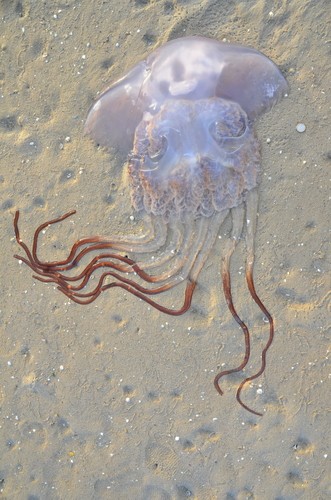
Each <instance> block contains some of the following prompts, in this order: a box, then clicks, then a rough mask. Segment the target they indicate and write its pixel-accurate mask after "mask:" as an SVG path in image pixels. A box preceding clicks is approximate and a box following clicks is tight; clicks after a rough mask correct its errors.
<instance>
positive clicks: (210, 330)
mask: <svg viewBox="0 0 331 500" xmlns="http://www.w3.org/2000/svg"><path fill="white" fill-rule="evenodd" d="M328 10H329V6H328V2H327V1H319V2H309V1H301V0H296V1H293V2H276V3H275V2H271V1H267V0H265V1H262V0H259V1H247V2H220V1H215V0H214V1H213V0H209V1H207V0H205V1H201V0H200V1H194V0H191V1H190V0H177V1H175V0H169V1H156V0H155V1H153V0H150V1H149V0H140V1H138V0H135V1H134V0H123V1H122V2H120V3H119V2H115V1H109V2H98V3H97V4H96V3H93V2H88V1H87V0H81V1H80V2H78V1H73V0H67V1H66V2H47V3H46V2H29V1H25V0H23V1H22V2H19V1H14V2H9V1H3V2H1V5H0V14H1V31H0V35H1V58H0V84H1V108H0V141H1V143H0V144H1V145H0V150H1V157H0V210H1V219H0V223H1V235H2V238H1V240H2V251H1V255H0V259H1V261H0V265H1V271H0V272H1V281H0V283H1V306H0V309H1V310H0V328H1V330H0V379H1V385H0V411H1V413H0V425H1V430H0V497H1V498H8V499H12V498H15V499H29V500H36V499H67V498H70V499H90V498H93V499H101V498H107V499H115V500H121V499H142V500H145V499H153V500H161V499H162V500H165V499H182V498H186V497H191V498H196V499H201V500H210V499H220V500H223V499H228V500H230V499H236V500H243V499H253V498H254V499H278V500H280V499H282V500H289V499H297V498H303V499H319V500H320V499H321V500H323V499H327V498H330V495H331V492H330V483H328V475H327V472H328V466H329V463H328V460H329V458H328V453H329V450H328V448H329V445H330V443H329V434H330V433H329V426H328V425H327V424H328V421H327V412H328V409H329V408H328V407H329V400H330V397H327V388H328V387H327V384H328V374H329V370H328V366H327V363H328V345H329V341H328V337H327V333H328V330H327V328H328V327H329V324H330V319H329V313H330V292H329V285H330V248H329V246H328V245H329V232H328V231H329V220H330V217H329V213H328V207H327V203H328V196H329V192H328V189H327V181H328V180H329V175H328V174H329V167H330V156H331V144H330V129H329V130H328V128H329V123H330V77H329V78H328V74H329V75H330V59H329V50H330V38H329V36H330V34H328V33H327V16H328V14H327V13H328ZM191 34H199V35H203V36H209V37H214V38H216V39H218V40H223V39H226V40H228V41H230V42H236V43H241V44H245V45H249V46H252V47H254V48H256V49H258V50H260V51H262V52H263V53H265V54H266V55H267V56H269V57H270V58H271V59H272V60H273V61H274V62H275V63H276V64H277V65H278V66H279V67H280V68H281V70H282V72H283V73H284V75H285V76H286V78H287V79H288V82H289V84H290V89H291V91H290V94H289V96H288V97H287V98H285V99H283V101H282V102H281V103H279V104H278V105H277V106H276V107H275V108H274V109H273V110H272V111H271V112H270V113H268V114H266V115H265V116H264V117H263V118H262V119H260V120H259V122H258V124H257V133H258V136H259V139H260V141H261V145H262V153H263V175H262V181H261V185H260V188H259V193H260V217H259V223H258V230H257V237H256V266H255V280H256V288H257V290H258V292H259V294H260V296H261V298H262V299H263V300H264V302H265V304H266V305H267V307H268V308H269V309H270V311H271V312H272V314H273V316H274V318H275V325H276V335H275V340H274V343H273V345H272V347H271V349H270V351H269V354H268V361H267V369H266V372H265V374H264V375H263V377H261V378H260V379H259V380H257V381H256V384H255V383H254V384H252V387H248V388H246V389H245V391H244V400H245V402H246V403H247V404H249V405H250V406H251V407H253V408H254V409H257V410H258V411H263V413H264V416H263V417H262V418H260V417H257V416H254V415H252V414H250V413H248V412H246V411H245V410H244V409H243V408H242V407H241V406H239V405H238V403H237V402H236V399H235V391H236V387H237V386H238V383H239V382H240V380H241V376H242V374H240V375H238V376H233V377H229V378H227V379H225V380H224V382H223V387H224V390H225V395H224V396H223V397H220V396H219V395H218V394H217V393H216V391H215V389H214V387H213V383H212V382H213V378H214V376H215V374H216V373H217V371H219V370H220V369H225V368H231V367H233V366H236V365H237V364H238V362H240V360H241V357H242V354H243V339H242V333H241V331H240V330H239V329H238V326H237V325H236V324H235V322H234V321H233V319H232V318H231V315H230V313H229V312H228V310H227V307H226V304H225V301H224V298H223V294H222V291H221V282H220V273H219V261H220V248H219V247H217V246H216V247H215V250H214V252H213V254H212V255H211V256H210V259H209V261H208V264H207V265H206V266H205V268H204V270H203V272H202V274H201V276H200V279H199V284H198V287H197V290H196V293H195V295H194V298H193V306H192V308H191V310H190V311H189V312H187V313H186V314H185V315H184V316H181V317H178V318H174V317H168V316H165V315H163V314H161V313H159V312H157V311H155V310H154V309H151V308H150V307H148V306H147V304H145V303H143V302H142V301H139V300H137V299H136V298H134V297H132V296H130V295H129V294H127V293H124V292H123V290H120V289H118V290H113V291H109V293H104V294H103V295H102V296H101V297H99V299H98V300H97V301H96V302H95V303H93V304H91V305H89V306H85V307H84V306H79V305H77V304H74V303H72V302H70V301H68V299H67V298H66V297H65V296H63V295H62V294H60V293H59V292H58V291H57V290H55V288H54V287H53V286H51V285H50V286H46V285H44V284H42V283H39V282H37V281H36V280H34V279H32V277H31V274H32V273H31V272H30V270H29V269H28V268H27V267H26V266H23V265H20V264H19V262H18V261H17V260H15V259H13V258H12V255H13V254H14V253H19V248H18V245H17V243H16V241H15V238H14V234H13V216H14V213H15V211H16V210H17V209H19V210H20V212H21V221H20V227H21V236H22V238H23V239H24V240H27V241H31V238H32V236H33V232H34V230H35V228H36V227H37V226H38V225H39V224H41V223H42V222H44V221H45V220H48V219H50V218H52V217H55V216H58V215H60V214H62V213H64V212H67V211H69V210H72V209H76V210H77V215H76V216H75V217H74V218H73V219H72V221H71V222H67V223H66V224H63V225H61V227H60V226H58V227H57V228H56V230H54V231H47V235H45V238H44V240H43V242H44V243H43V244H42V245H41V252H42V255H43V257H44V258H45V259H47V258H49V259H52V258H54V253H55V252H57V254H56V255H57V256H58V255H65V254H66V248H67V245H70V243H72V242H73V241H75V240H76V239H77V238H79V237H82V236H87V235H91V234H104V235H113V234H123V233H125V234H127V233H129V234H130V233H132V234H138V233H139V231H141V225H140V222H139V221H137V220H131V219H130V216H131V215H132V214H133V213H132V209H131V208H130V204H129V193H128V189H127V179H126V175H125V173H123V158H120V157H118V156H116V155H109V154H107V153H106V152H104V151H102V150H100V149H97V148H96V147H95V146H94V145H93V144H92V143H91V141H89V140H88V139H87V138H86V137H84V136H83V123H84V120H85V118H86V114H87V111H88V109H89V106H90V105H91V103H92V102H93V100H94V98H95V97H96V96H97V93H98V92H100V91H102V90H103V89H104V88H106V87H107V85H108V84H110V83H111V82H112V81H114V80H116V79H117V78H119V77H121V76H122V75H123V74H124V73H125V72H126V71H127V70H128V69H129V68H130V67H132V66H133V65H134V64H135V63H137V62H138V61H140V60H141V59H143V58H144V57H145V56H146V55H147V54H148V53H149V52H150V51H151V50H153V48H155V47H156V46H159V45H160V44H162V43H164V42H166V41H167V40H168V39H171V38H175V37H181V36H185V35H191ZM298 123H304V124H305V126H306V130H305V132H303V133H299V132H298V131H297V130H296V126H297V124H298ZM61 251H62V254H61ZM244 259H245V248H244V244H243V243H242V244H241V245H240V248H239V249H238V252H237V255H236V258H235V259H234V261H233V265H232V278H233V286H234V291H233V293H234V299H235V302H236V305H237V308H238V311H239V312H240V314H241V315H242V316H243V317H244V318H245V319H247V320H248V323H249V326H250V327H251V330H252V345H253V355H252V361H251V362H250V363H249V366H248V367H247V369H246V371H245V373H246V374H249V373H254V369H255V370H256V367H257V366H258V365H259V362H260V358H259V356H260V352H261V346H262V345H263V342H265V339H266V337H267V333H268V331H267V325H266V324H265V323H264V321H263V317H262V314H261V313H260V311H259V310H258V309H257V308H256V306H255V305H254V303H252V300H251V299H250V298H249V295H248V292H247V289H246V285H245V281H244V274H243V265H244ZM182 293H183V290H182V289H175V291H174V292H173V293H172V294H171V297H170V299H168V303H170V304H172V303H173V304H179V303H180V301H181V300H182ZM164 301H165V302H166V298H165V297H164ZM329 393H330V392H329Z"/></svg>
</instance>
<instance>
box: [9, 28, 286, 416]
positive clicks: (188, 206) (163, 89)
mask: <svg viewBox="0 0 331 500" xmlns="http://www.w3.org/2000/svg"><path fill="white" fill-rule="evenodd" d="M287 89H288V87H287V83H286V80H285V79H284V77H283V76H282V74H281V73H280V71H279V69H278V68H277V66H275V64H274V63H273V62H272V61H270V60H269V59H268V58H267V57H266V56H264V55H263V54H261V53H260V52H258V51H256V50H253V49H251V48H248V47H242V46H239V45H232V44H228V43H221V42H218V41H216V40H211V39H208V38H202V37H188V38H180V39H177V40H172V41H170V42H168V43H166V44H165V45H164V46H162V47H160V48H158V49H157V50H155V51H154V52H153V53H152V54H150V55H149V56H148V58H147V59H146V60H145V61H143V62H141V63H139V64H138V65H136V66H135V67H134V68H133V69H132V70H131V71H130V72H129V73H128V74H127V75H126V76H124V78H122V79H121V80H119V81H118V82H116V83H115V84H113V85H112V86H111V87H110V88H109V89H108V90H106V91H105V92H104V93H103V94H102V95H101V96H100V97H99V98H98V100H97V101H96V102H95V104H94V105H93V106H92V108H91V109H90V111H89V114H88V117H87V121H86V125H85V131H86V133H87V134H89V135H90V136H91V137H92V138H93V139H94V141H95V142H96V143H97V144H99V145H101V146H104V147H107V148H115V149H117V150H120V151H122V152H124V153H126V154H127V155H128V162H127V168H128V174H129V176H128V177H129V182H130V188H131V202H132V205H133V208H134V209H135V210H136V211H137V212H142V213H143V214H144V215H145V216H146V218H147V219H148V220H149V230H148V231H147V230H146V233H145V234H144V236H143V237H133V236H132V237H126V238H124V237H123V238H117V239H114V238H106V237H101V236H92V237H87V238H83V239H80V240H78V241H77V242H76V243H74V244H73V246H72V247H71V249H70V250H68V256H67V258H65V259H63V260H58V261H56V260H55V261H52V262H45V261H42V260H40V258H39V257H38V252H37V247H38V241H39V236H40V233H41V232H42V231H43V229H45V228H46V227H47V226H50V225H52V224H55V223H58V222H61V221H63V220H64V219H66V218H67V217H69V216H71V215H72V214H74V213H75V211H72V212H69V213H66V214H65V215H63V216H61V217H58V218H56V219H53V220H50V221H47V222H45V223H44V224H41V225H40V226H39V227H38V228H37V230H36V231H35V234H34V240H33V244H32V248H31V249H30V248H29V247H28V246H27V245H26V244H25V243H24V242H23V241H22V240H21V238H20V234H19V229H18V219H19V212H16V215H15V220H14V226H15V234H16V239H17V242H18V244H19V245H20V246H21V248H22V249H23V250H24V252H25V257H20V256H18V255H15V257H16V258H17V259H20V260H22V261H23V262H24V263H25V264H27V265H28V266H29V267H30V268H31V269H32V270H33V272H34V273H35V276H34V277H35V278H36V279H38V280H39V281H42V282H46V283H55V284H56V285H57V287H58V289H59V290H60V291H61V292H62V293H64V294H65V295H67V296H68V297H69V298H70V299H71V300H73V301H74V302H77V303H78V304H90V303H91V302H93V301H94V300H96V299H97V297H98V296H99V295H100V294H101V293H102V292H105V291H106V290H108V289H110V288H114V287H120V288H123V289H124V290H126V291H127V292H129V293H131V294H133V295H135V296H136V297H139V298H140V299H142V300H144V301H145V302H147V303H148V304H150V305H151V306H153V307H155V308H156V309H158V310H159V311H161V312H163V313H166V314H170V315H174V316H176V315H180V314H184V313H185V312H186V311H187V310H188V309H189V307H190V305H191V302H192V296H193V293H194V289H195V287H196V283H197V279H198V276H199V273H200V271H201V269H202V268H203V266H204V264H205V262H206V260H207V259H208V256H209V255H210V252H211V250H212V248H213V245H214V244H215V241H216V239H217V237H218V234H219V231H220V228H221V226H222V224H223V222H224V220H225V219H226V218H227V217H231V221H232V229H231V231H230V234H229V235H228V238H227V240H226V241H224V239H222V240H221V245H222V258H221V275H222V281H223V290H224V295H225V299H226V302H227V305H228V308H229V310H230V312H231V314H232V316H233V318H234V319H235V321H236V322H237V323H238V324H239V325H240V328H241V330H242V332H243V336H244V345H245V348H244V349H245V351H244V355H243V359H242V362H241V363H240V365H239V366H237V367H234V368H232V369H228V370H225V371H222V372H220V373H219V374H218V375H216V377H215V380H214V385H215V388H216V389H217V391H218V392H219V393H220V394H223V391H222V389H221V385H220V382H221V379H222V378H223V377H224V376H226V375H230V374H233V373H235V372H240V371H242V370H243V369H244V368H245V366H246V365H247V363H248V360H249V358H250V334H249V330H248V328H247V326H246V324H245V323H244V321H243V320H242V319H241V318H240V317H239V315H238V314H237V311H236V308H235V305H234V303H233V300H232V294H231V279H230V261H231V257H232V255H233V252H234V250H235V248H236V246H237V244H238V242H239V240H240V238H241V236H242V234H243V233H245V235H246V247H247V259H246V280H247V285H248V289H249V292H250V295H251V297H252V298H253V300H254V301H255V302H256V304H257V306H258V307H259V308H260V310H261V311H262V313H263V314H264V316H265V317H266V319H267V321H268V323H269V335H268V340H267V342H266V344H265V346H264V348H263V350H262V353H261V364H260V368H259V370H258V371H257V372H256V373H255V374H253V375H250V376H247V377H246V378H244V379H243V381H242V382H241V383H240V385H239V387H238V389H237V393H236V397H237V400H238V402H239V403H240V404H241V405H242V406H243V407H244V408H245V409H246V410H248V411H250V412H251V413H254V414H256V415H262V414H261V413H258V412H257V411H255V410H253V409H251V408H249V407H248V406H247V405H246V404H245V403H244V402H243V401H242V389H243V387H244V386H245V385H246V384H247V383H249V382H251V381H253V380H254V379H256V378H257V377H259V376H260V375H261V374H262V373H263V371H264V369H265V366H266V354H267V350H268V348H269V347H270V345H271V343H272V340H273V335H274V325H273V319H272V316H271V315H270V313H269V311H268V310H267V308H266V307H265V306H264V304H263V303H262V301H261V300H260V298H259V296H258V295H257V292H256V290H255V286H254V281H253V263H254V234H255V230H256V219H257V207H258V195H257V186H258V184H259V176H260V170H261V157H260V149H259V143H258V141H257V138H256V136H255V133H254V123H255V121H256V119H257V118H258V117H259V116H260V115H261V114H263V113H265V112H266V111H268V110H270V109H271V108H272V107H273V106H274V105H275V104H276V103H277V102H278V101H279V100H280V99H281V97H282V96H283V95H284V94H285V93H286V91H287ZM156 252H157V253H156ZM155 253H156V257H155V258H153V259H152V255H155ZM182 283H185V285H186V289H185V293H184V297H183V302H182V304H181V305H179V306H178V308H175V307H166V306H165V305H162V304H161V303H160V302H159V301H158V300H156V297H155V296H157V295H160V294H162V293H165V292H167V291H169V290H171V289H172V288H174V287H176V286H179V285H180V284H182Z"/></svg>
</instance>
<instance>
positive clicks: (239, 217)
mask: <svg viewBox="0 0 331 500" xmlns="http://www.w3.org/2000/svg"><path fill="white" fill-rule="evenodd" d="M231 215H232V232H231V238H230V239H228V240H227V241H226V242H225V245H224V248H223V256H222V266H221V273H222V282H223V291H224V296H225V300H226V303H227V306H228V308H229V310H230V312H231V314H232V316H233V318H234V319H235V321H236V322H237V323H238V325H239V326H240V328H241V330H242V332H243V334H244V339H245V354H244V358H243V361H242V362H241V363H240V365H239V366H237V367H235V368H231V369H229V370H223V371H221V372H220V373H218V374H217V375H216V377H215V379H214V386H215V388H216V390H217V392H218V393H219V394H221V395H222V394H223V390H222V389H221V387H220V385H219V381H220V379H221V378H222V377H225V376H226V375H230V374H232V373H237V372H240V371H241V370H243V368H244V367H245V366H246V365H247V363H248V360H249V356H250V334H249V330H248V327H247V325H246V324H245V323H244V321H243V320H242V319H241V318H240V316H239V315H238V313H237V311H236V309H235V307H234V304H233V299H232V292H231V277H230V263H231V257H232V255H233V253H234V251H235V249H236V246H237V244H238V242H239V239H240V236H241V233H242V229H243V220H244V209H243V207H239V208H236V209H235V210H232V212H231ZM239 402H240V401H239ZM240 404H242V403H241V402H240ZM248 410H249V411H252V412H253V413H254V411H253V410H250V409H248Z"/></svg>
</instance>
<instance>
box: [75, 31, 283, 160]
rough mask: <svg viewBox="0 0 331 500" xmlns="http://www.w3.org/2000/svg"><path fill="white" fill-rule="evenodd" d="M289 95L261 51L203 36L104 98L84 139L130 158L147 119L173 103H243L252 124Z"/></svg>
mask: <svg viewBox="0 0 331 500" xmlns="http://www.w3.org/2000/svg"><path fill="white" fill-rule="evenodd" d="M176 46H177V47H176ZM175 48H176V50H174V49H175ZM181 78H182V79H181ZM173 89H177V90H176V92H173ZM288 90H289V86H288V83H287V81H286V79H285V77H284V76H283V75H282V73H281V71H280V70H279V68H278V67H277V65H276V64H275V63H274V62H273V61H272V60H271V59H269V58H268V57H267V56H266V55H264V54H263V53H262V52H259V51H258V50H256V49H253V48H251V47H246V46H244V45H240V44H232V43H227V42H221V41H218V40H215V39H212V38H206V37H201V36H189V37H181V38H176V39H173V40H170V41H168V42H167V43H165V44H164V45H161V46H160V47H158V48H156V49H155V50H154V51H153V52H151V53H150V54H149V55H148V56H147V57H146V59H144V60H143V61H141V62H139V63H138V64H136V65H135V66H134V67H133V68H132V69H131V70H130V71H129V72H128V73H127V74H126V75H124V76H123V77H122V78H121V79H119V80H117V81H116V82H114V83H113V84H112V85H111V86H110V87H109V88H108V89H106V90H105V91H104V92H102V94H101V95H100V96H99V97H98V99H97V100H96V101H95V102H94V103H93V104H92V106H91V107H90V110H89V112H88V115H87V119H86V122H85V127H84V133H85V135H89V136H90V137H91V138H92V139H93V140H94V141H95V142H96V143H97V144H99V145H100V146H103V147H105V148H107V149H109V148H115V149H116V150H118V151H119V152H121V153H125V154H128V153H129V152H130V151H131V149H132V145H133V140H134V135H135V130H136V127H137V126H138V124H139V123H140V121H141V120H142V118H143V115H144V113H145V112H146V111H150V110H151V107H153V111H154V112H155V113H157V112H158V110H159V109H160V107H161V106H162V103H164V102H165V101H166V100H168V99H174V100H176V99H188V100H197V99H201V98H210V97H215V96H216V97H221V98H223V99H227V100H229V101H234V102H236V103H238V104H239V105H240V106H241V107H242V109H243V110H244V111H245V112H246V114H247V116H248V119H249V120H250V121H251V122H253V121H255V120H256V119H257V118H258V117H259V116H261V115H262V114H264V113H266V112H268V111H269V110H270V109H272V108H273V106H274V105H276V104H277V103H278V102H279V101H280V99H281V98H282V97H283V96H284V95H285V94H286V93H287V92H288Z"/></svg>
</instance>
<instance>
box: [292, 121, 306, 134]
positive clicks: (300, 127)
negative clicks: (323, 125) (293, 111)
mask: <svg viewBox="0 0 331 500" xmlns="http://www.w3.org/2000/svg"><path fill="white" fill-rule="evenodd" d="M295 128H296V129H297V132H300V133H301V132H304V131H305V130H306V125H305V124H304V123H298V125H297V126H296V127H295Z"/></svg>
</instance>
